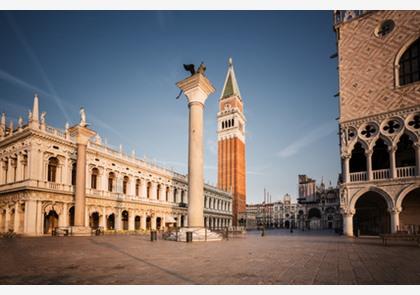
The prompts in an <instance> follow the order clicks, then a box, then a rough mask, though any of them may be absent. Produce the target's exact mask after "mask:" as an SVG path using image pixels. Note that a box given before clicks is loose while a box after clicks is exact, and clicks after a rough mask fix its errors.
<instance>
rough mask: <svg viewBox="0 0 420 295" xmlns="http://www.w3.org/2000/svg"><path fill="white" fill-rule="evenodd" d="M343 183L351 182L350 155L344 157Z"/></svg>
mask: <svg viewBox="0 0 420 295" xmlns="http://www.w3.org/2000/svg"><path fill="white" fill-rule="evenodd" d="M343 181H344V183H349V182H350V155H343Z"/></svg>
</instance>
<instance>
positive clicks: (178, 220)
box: [176, 214, 181, 228]
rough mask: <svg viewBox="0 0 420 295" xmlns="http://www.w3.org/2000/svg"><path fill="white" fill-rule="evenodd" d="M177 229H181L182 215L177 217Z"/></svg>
mask: <svg viewBox="0 0 420 295" xmlns="http://www.w3.org/2000/svg"><path fill="white" fill-rule="evenodd" d="M176 227H178V228H179V227H181V215H179V214H178V216H177V217H176Z"/></svg>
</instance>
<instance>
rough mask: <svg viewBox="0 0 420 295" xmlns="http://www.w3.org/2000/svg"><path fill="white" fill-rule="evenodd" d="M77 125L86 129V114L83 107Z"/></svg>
mask: <svg viewBox="0 0 420 295" xmlns="http://www.w3.org/2000/svg"><path fill="white" fill-rule="evenodd" d="M79 125H80V126H81V127H86V126H87V123H86V112H85V109H84V108H83V107H81V108H80V123H79Z"/></svg>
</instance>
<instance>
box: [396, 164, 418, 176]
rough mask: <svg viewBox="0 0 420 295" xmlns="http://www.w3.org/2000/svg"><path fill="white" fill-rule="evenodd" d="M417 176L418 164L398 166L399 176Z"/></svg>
mask: <svg viewBox="0 0 420 295" xmlns="http://www.w3.org/2000/svg"><path fill="white" fill-rule="evenodd" d="M414 176H416V166H407V167H397V177H398V178H404V177H414Z"/></svg>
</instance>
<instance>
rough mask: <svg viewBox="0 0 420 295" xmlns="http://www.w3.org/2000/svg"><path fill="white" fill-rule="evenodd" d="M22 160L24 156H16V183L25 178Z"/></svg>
mask: <svg viewBox="0 0 420 295" xmlns="http://www.w3.org/2000/svg"><path fill="white" fill-rule="evenodd" d="M22 158H23V156H22V154H19V153H18V154H17V156H16V181H21V180H23V177H22V171H23V170H22V168H23V165H22Z"/></svg>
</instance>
